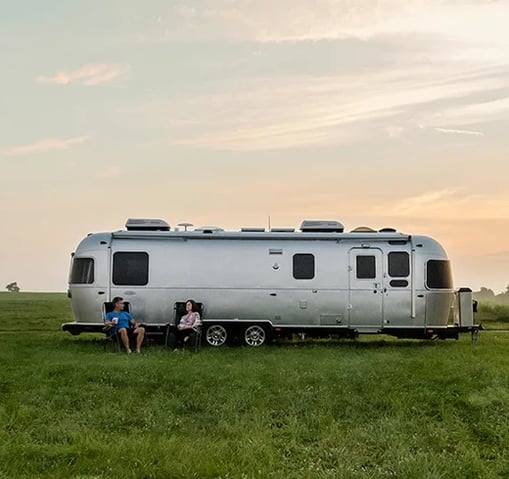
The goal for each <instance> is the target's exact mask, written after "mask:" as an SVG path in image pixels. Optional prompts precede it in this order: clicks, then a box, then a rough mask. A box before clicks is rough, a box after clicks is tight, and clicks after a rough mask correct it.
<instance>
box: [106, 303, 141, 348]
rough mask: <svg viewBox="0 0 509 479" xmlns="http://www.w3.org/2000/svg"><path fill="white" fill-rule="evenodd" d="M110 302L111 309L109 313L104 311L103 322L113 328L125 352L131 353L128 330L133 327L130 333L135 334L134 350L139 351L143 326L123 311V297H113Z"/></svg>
mask: <svg viewBox="0 0 509 479" xmlns="http://www.w3.org/2000/svg"><path fill="white" fill-rule="evenodd" d="M112 303H113V311H112V312H111V313H106V315H105V316H104V324H105V325H106V326H110V327H112V328H115V330H116V331H117V334H118V335H119V336H120V339H121V341H122V344H123V345H124V348H125V350H126V352H127V354H131V349H130V348H129V336H128V331H130V330H131V328H133V329H132V333H133V334H134V335H135V336H136V352H137V353H139V352H140V350H141V344H142V343H143V338H144V337H145V328H144V327H142V326H138V323H137V322H136V321H135V320H134V319H133V317H132V316H131V315H130V314H129V313H127V312H126V311H124V299H123V298H120V297H118V296H117V297H115V298H113V301H112Z"/></svg>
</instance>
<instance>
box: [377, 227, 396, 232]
mask: <svg viewBox="0 0 509 479" xmlns="http://www.w3.org/2000/svg"><path fill="white" fill-rule="evenodd" d="M378 232H379V233H397V231H396V230H395V229H394V228H382V229H381V230H378Z"/></svg>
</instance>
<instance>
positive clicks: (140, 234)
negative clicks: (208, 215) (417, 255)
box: [112, 230, 410, 241]
mask: <svg viewBox="0 0 509 479" xmlns="http://www.w3.org/2000/svg"><path fill="white" fill-rule="evenodd" d="M112 236H113V238H115V239H161V240H164V239H199V240H203V239H211V240H212V239H213V240H233V239H240V240H266V239H278V240H294V241H295V240H303V241H306V240H329V241H341V240H352V239H353V240H359V239H366V240H371V241H373V240H374V241H389V240H405V241H408V240H409V239H410V235H408V234H404V233H398V232H395V233H393V232H376V231H375V232H365V231H362V232H361V231H359V232H354V233H311V232H302V233H301V232H281V231H265V232H261V231H217V230H199V231H115V232H113V233H112Z"/></svg>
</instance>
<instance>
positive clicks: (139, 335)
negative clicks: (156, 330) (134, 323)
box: [134, 326, 145, 352]
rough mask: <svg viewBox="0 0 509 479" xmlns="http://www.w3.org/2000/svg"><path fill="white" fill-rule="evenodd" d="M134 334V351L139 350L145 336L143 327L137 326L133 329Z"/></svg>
mask: <svg viewBox="0 0 509 479" xmlns="http://www.w3.org/2000/svg"><path fill="white" fill-rule="evenodd" d="M134 334H136V351H138V352H140V349H141V345H142V343H143V338H144V337H145V328H144V327H142V326H138V327H137V328H136V329H135V330H134Z"/></svg>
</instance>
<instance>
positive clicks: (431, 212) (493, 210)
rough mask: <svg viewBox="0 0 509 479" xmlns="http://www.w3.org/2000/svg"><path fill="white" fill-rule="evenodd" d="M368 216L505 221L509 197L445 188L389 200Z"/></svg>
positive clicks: (507, 213)
mask: <svg viewBox="0 0 509 479" xmlns="http://www.w3.org/2000/svg"><path fill="white" fill-rule="evenodd" d="M371 213H372V214H374V215H377V216H394V217H408V218H421V219H422V218H432V219H433V220H436V221H438V220H442V221H446V222H447V221H449V222H450V221H452V220H454V221H467V222H472V221H473V220H476V221H483V222H489V221H507V220H508V219H509V194H508V193H506V192H502V193H492V194H478V193H476V194H474V193H468V192H465V191H463V190H462V189H458V188H454V187H448V188H442V189H437V190H430V191H425V192H422V193H420V194H417V195H412V196H407V197H401V196H400V197H397V198H394V199H390V200H388V201H386V202H385V203H383V204H380V205H377V206H376V207H375V208H374V209H373V210H372V211H371Z"/></svg>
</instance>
